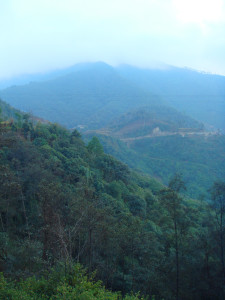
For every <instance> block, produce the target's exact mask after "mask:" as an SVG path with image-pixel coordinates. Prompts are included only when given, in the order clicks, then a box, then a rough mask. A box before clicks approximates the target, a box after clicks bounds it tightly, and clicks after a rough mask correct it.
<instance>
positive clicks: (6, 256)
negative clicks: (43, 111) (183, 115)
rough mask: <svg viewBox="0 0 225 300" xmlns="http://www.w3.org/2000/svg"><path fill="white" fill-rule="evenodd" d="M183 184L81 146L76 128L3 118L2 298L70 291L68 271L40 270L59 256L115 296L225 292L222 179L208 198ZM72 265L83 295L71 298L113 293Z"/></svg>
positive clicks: (95, 144)
mask: <svg viewBox="0 0 225 300" xmlns="http://www.w3.org/2000/svg"><path fill="white" fill-rule="evenodd" d="M182 184H183V183H182V179H181V177H180V176H179V175H176V176H175V177H174V178H173V179H172V180H171V182H170V185H169V187H168V188H166V187H163V186H162V185H160V184H159V183H157V182H156V181H155V180H152V179H151V178H149V177H144V176H141V175H139V174H137V173H135V172H132V171H131V170H130V169H129V168H128V167H127V166H126V165H124V164H123V163H121V162H119V161H117V160H116V159H114V158H113V157H112V156H109V155H106V154H104V152H103V149H102V146H101V144H100V143H99V141H98V139H97V138H93V139H92V140H91V142H90V143H89V144H88V145H87V146H85V144H84V142H83V141H82V139H81V137H80V134H79V133H78V132H77V131H76V130H74V131H73V132H69V131H67V130H65V129H64V128H62V127H60V126H58V125H56V124H47V125H43V124H40V123H38V124H36V125H35V126H34V125H33V124H32V123H31V122H30V121H29V118H28V116H26V115H24V116H23V118H22V119H21V120H20V122H17V123H13V122H11V123H10V122H8V123H7V122H2V123H1V132H0V228H1V232H0V271H2V272H3V273H4V276H5V277H6V278H7V280H5V279H3V277H2V279H1V288H2V289H1V290H2V293H3V292H4V293H6V296H5V295H4V297H7V293H11V295H13V293H21V295H22V296H21V297H24V298H22V299H29V298H26V297H32V295H31V294H29V293H30V292H31V293H32V291H33V292H34V293H36V292H37V293H39V292H40V293H44V294H43V295H46V296H47V297H49V298H51V297H52V299H58V298H57V297H61V298H62V299H63V297H64V299H70V298H69V297H70V296H71V297H78V296H77V295H78V294H76V293H77V292H78V291H77V289H78V286H77V285H75V286H74V285H71V283H70V282H69V281H68V280H69V279H68V278H69V277H68V276H69V275H68V274H70V272H69V271H68V270H67V271H66V272H64V273H65V274H64V275H62V274H61V273H54V272H53V273H51V274H50V275H47V277H41V274H43V272H45V270H49V269H50V268H52V267H53V266H56V265H58V264H59V263H62V262H63V263H64V264H65V265H68V268H71V266H72V265H73V264H74V262H77V263H81V264H82V265H84V266H85V267H86V268H87V274H89V275H88V276H90V274H92V272H93V271H94V270H96V278H97V279H99V280H102V281H103V284H104V285H105V286H106V288H109V289H110V290H112V291H121V294H122V295H126V294H127V293H130V292H134V293H136V292H138V291H140V294H141V295H148V296H149V297H150V298H151V297H153V296H155V298H156V299H184V300H185V299H223V298H224V259H223V257H224V249H225V247H224V241H225V238H224V235H225V232H224V228H225V226H224V202H225V186H224V183H223V182H221V183H217V184H215V185H214V187H213V189H212V202H211V203H210V205H207V204H206V203H203V202H199V201H195V200H191V199H186V198H184V197H183V196H182V195H180V194H179V192H180V191H181V187H182ZM219 205H220V206H219ZM218 217H220V219H219V220H220V223H218ZM76 268H78V267H76ZM79 270H80V269H79ZM76 272H78V274H81V277H79V278H82V280H81V279H79V280H81V282H82V284H81V286H80V290H81V294H80V295H79V297H81V295H82V293H84V294H83V296H82V297H83V298H82V297H81V298H77V299H95V298H93V297H97V298H96V299H117V298H116V297H120V296H119V295H118V294H112V293H110V292H107V291H106V290H105V289H104V288H103V287H102V286H101V285H100V283H94V282H93V281H89V279H88V280H87V277H85V276H87V275H85V274H84V273H82V272H83V271H76ZM76 272H75V273H73V274H74V275H73V276H75V275H76V274H77V273H76ZM79 272H81V273H79ZM53 274H61V275H60V276H62V277H60V279H59V280H55V279H54V280H53V277H54V276H59V275H53ZM82 274H83V275H82ZM34 275H35V276H36V278H38V279H34V277H32V276H34ZM52 276H53V277H52ZM75 277H76V276H75ZM32 278H33V279H32ZM43 278H44V279H43ZM57 278H58V277H57ZM76 278H77V277H76ZM21 279H22V280H21ZM11 280H16V282H17V281H19V283H17V284H14V283H13V282H11ZM77 280H78V279H77ZM42 281H43V282H44V283H42ZM42 284H43V290H41V288H40V286H42ZM29 285H30V287H29ZM89 287H90V289H89ZM49 289H50V290H51V291H49ZM52 289H53V290H54V291H56V292H54V291H53V292H52ZM95 289H97V294H94V293H95ZM80 290H79V291H80ZM43 291H44V292H43ZM22 293H25V294H24V295H23V294H22ZM26 293H27V295H28V296H26ZM48 293H49V294H48ZM57 293H58V294H57ZM60 293H61V294H60ZM85 293H86V294H85ZM104 293H105V294H104ZM107 293H109V294H107ZM9 295H10V294H9ZM11 295H10V296H9V297H13V296H11ZM40 295H41V294H40ZM40 295H39V294H37V297H42V296H40ZM57 295H58V296H57ZM59 295H60V296H59ZM96 295H97V296H96ZM106 295H109V296H106ZM56 296H57V297H56ZM54 297H56V298H54ZM85 297H86V298H85ZM88 297H89V298H88ZM90 297H92V298H90ZM101 297H102V298H101ZM104 297H105V298H104ZM107 297H108V298H107ZM110 297H111V298H110ZM113 297H114V298H113ZM18 298H19V297H17V299H18ZM49 298H47V299H49ZM61 298H60V299H61ZM3 299H4V298H3ZM12 299H16V298H15V297H14V298H12ZM42 299H45V298H44V296H43V297H42ZM71 299H74V298H71ZM118 299H119V298H118ZM128 299H129V298H128ZM131 299H132V298H131ZM134 299H135V298H134Z"/></svg>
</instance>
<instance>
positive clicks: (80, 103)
mask: <svg viewBox="0 0 225 300" xmlns="http://www.w3.org/2000/svg"><path fill="white" fill-rule="evenodd" d="M0 96H1V97H2V99H4V100H5V101H7V102H8V103H10V104H11V105H13V106H14V107H16V108H18V109H21V110H24V111H28V112H29V111H31V112H32V113H33V114H35V115H38V116H40V117H42V118H44V119H48V120H49V121H52V122H58V123H61V124H63V125H65V126H67V127H70V128H73V127H76V126H78V125H82V126H84V127H85V128H91V129H95V128H100V127H103V126H105V125H106V124H107V123H108V122H110V120H112V119H113V118H115V117H116V116H118V115H119V114H122V113H124V112H126V111H128V110H130V109H132V108H135V107H138V106H140V105H142V106H143V105H155V106H157V105H159V104H162V101H161V99H160V98H159V97H157V96H154V95H153V94H151V93H149V92H145V91H143V90H142V89H141V88H139V87H136V86H135V85H134V84H133V83H130V82H129V81H128V80H126V79H123V78H122V77H121V76H120V75H118V73H117V72H116V71H115V70H114V69H113V68H112V67H110V66H109V65H106V64H104V63H95V64H90V65H89V68H87V66H86V68H85V69H82V70H79V71H76V72H72V73H70V74H68V75H65V76H61V77H58V78H56V79H54V80H49V81H45V82H32V83H30V84H28V85H24V86H14V87H11V88H8V89H5V90H2V91H0Z"/></svg>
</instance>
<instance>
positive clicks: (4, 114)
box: [0, 99, 20, 120]
mask: <svg viewBox="0 0 225 300" xmlns="http://www.w3.org/2000/svg"><path fill="white" fill-rule="evenodd" d="M18 113H20V111H19V110H17V109H15V108H13V107H12V106H10V105H9V104H7V103H6V102H5V101H2V100H1V99H0V115H1V118H2V119H3V120H7V119H17V115H18Z"/></svg>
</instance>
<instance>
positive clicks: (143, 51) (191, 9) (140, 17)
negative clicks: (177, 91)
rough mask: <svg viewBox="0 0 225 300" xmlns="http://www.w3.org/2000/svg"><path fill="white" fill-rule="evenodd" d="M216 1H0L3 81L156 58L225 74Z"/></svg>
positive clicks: (220, 12) (221, 23)
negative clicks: (86, 64)
mask: <svg viewBox="0 0 225 300" xmlns="http://www.w3.org/2000/svg"><path fill="white" fill-rule="evenodd" d="M213 3H214V4H215V5H214V6H212V1H210V0H204V1H203V0H195V2H194V1H193V0H188V1H186V0H129V1H128V0H114V1H112V0H7V1H0V36H1V47H0V72H1V73H0V77H4V76H10V75H13V74H18V73H24V72H36V71H42V70H43V71H44V70H48V69H54V68H57V67H63V66H68V65H71V64H74V63H77V62H79V61H85V60H86V61H94V60H105V61H106V62H108V63H117V62H119V63H121V62H126V63H132V64H141V65H146V66H147V65H148V64H149V62H150V61H151V62H152V61H153V60H156V61H164V62H166V63H169V64H174V65H180V66H182V65H183V66H184V65H186V66H190V67H193V68H198V69H205V70H209V71H210V70H211V71H212V72H221V70H222V72H223V73H224V74H225V61H224V59H223V57H224V55H222V50H223V49H224V48H225V41H224V38H223V34H222V35H221V32H223V31H224V28H225V24H224V10H223V7H222V4H223V3H224V0H213ZM214 45H215V46H214ZM216 45H217V46H216ZM218 45H219V46H220V51H219V54H218V50H217V48H216V47H218ZM209 49H210V51H209ZM213 49H214V50H215V52H213ZM213 53H217V55H216V56H215V55H214V54H213ZM206 56H207V57H206ZM213 66H215V67H213ZM218 66H220V68H219V69H218ZM209 68H210V69H209Z"/></svg>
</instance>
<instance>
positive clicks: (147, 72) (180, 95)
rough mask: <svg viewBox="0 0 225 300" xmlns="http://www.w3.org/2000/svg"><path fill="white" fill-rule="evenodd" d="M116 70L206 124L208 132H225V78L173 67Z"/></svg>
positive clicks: (124, 67)
mask: <svg viewBox="0 0 225 300" xmlns="http://www.w3.org/2000/svg"><path fill="white" fill-rule="evenodd" d="M116 70H117V71H118V72H119V74H120V75H121V76H123V77H124V78H126V79H128V80H130V81H132V82H133V83H134V84H135V85H138V86H139V87H141V88H142V89H143V90H145V91H151V93H154V94H156V95H159V96H160V97H161V98H162V99H163V100H164V101H165V102H167V104H168V105H172V106H173V107H175V108H176V109H178V110H179V111H182V112H185V113H186V114H188V115H189V116H191V117H193V118H194V119H196V120H199V121H200V122H204V124H205V125H206V126H207V128H208V129H209V130H211V129H212V128H217V129H221V130H222V131H223V132H225V118H224V116H225V76H219V75H213V74H206V73H201V72H197V71H194V70H190V69H185V68H176V67H171V66H165V67H164V68H162V69H140V68H136V67H132V66H129V65H121V66H120V67H118V68H116Z"/></svg>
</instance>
